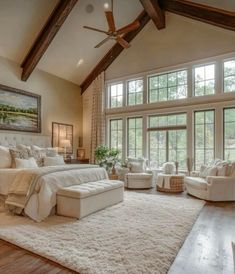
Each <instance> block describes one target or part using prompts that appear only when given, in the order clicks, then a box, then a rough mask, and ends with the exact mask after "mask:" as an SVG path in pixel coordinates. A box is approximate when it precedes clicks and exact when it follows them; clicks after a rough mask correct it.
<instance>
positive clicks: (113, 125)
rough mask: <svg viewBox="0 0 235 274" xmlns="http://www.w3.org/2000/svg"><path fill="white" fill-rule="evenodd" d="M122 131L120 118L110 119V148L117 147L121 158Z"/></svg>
mask: <svg viewBox="0 0 235 274" xmlns="http://www.w3.org/2000/svg"><path fill="white" fill-rule="evenodd" d="M122 132H123V131H122V119H114V120H110V133H109V144H110V148H115V149H118V150H119V151H120V154H119V155H120V158H122V139H123V138H122V135H123V134H122Z"/></svg>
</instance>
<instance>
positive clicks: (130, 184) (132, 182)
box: [125, 173, 153, 189]
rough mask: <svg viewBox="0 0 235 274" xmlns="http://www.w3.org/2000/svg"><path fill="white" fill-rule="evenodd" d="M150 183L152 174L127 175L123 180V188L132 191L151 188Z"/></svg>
mask: <svg viewBox="0 0 235 274" xmlns="http://www.w3.org/2000/svg"><path fill="white" fill-rule="evenodd" d="M152 182H153V174H152V173H151V174H150V173H127V174H126V178H125V187H127V188H133V189H145V188H152Z"/></svg>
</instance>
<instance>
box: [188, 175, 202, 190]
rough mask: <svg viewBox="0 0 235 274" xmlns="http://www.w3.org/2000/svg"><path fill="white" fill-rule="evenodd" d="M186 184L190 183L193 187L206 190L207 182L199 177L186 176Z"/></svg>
mask: <svg viewBox="0 0 235 274" xmlns="http://www.w3.org/2000/svg"><path fill="white" fill-rule="evenodd" d="M185 183H186V186H187V185H190V186H191V187H193V188H195V189H201V190H206V189H207V182H206V180H205V179H204V178H201V177H186V178H185Z"/></svg>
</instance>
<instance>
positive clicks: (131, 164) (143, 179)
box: [118, 158, 153, 189]
mask: <svg viewBox="0 0 235 274" xmlns="http://www.w3.org/2000/svg"><path fill="white" fill-rule="evenodd" d="M118 175H119V178H120V179H121V178H123V177H124V182H125V187H127V188H132V189H144V188H151V187H152V181H153V173H152V171H150V170H148V169H147V167H146V160H145V159H143V158H128V162H127V168H125V169H121V170H119V171H118Z"/></svg>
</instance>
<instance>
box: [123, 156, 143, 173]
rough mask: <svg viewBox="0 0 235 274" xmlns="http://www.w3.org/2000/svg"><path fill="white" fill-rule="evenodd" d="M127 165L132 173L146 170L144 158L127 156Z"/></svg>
mask: <svg viewBox="0 0 235 274" xmlns="http://www.w3.org/2000/svg"><path fill="white" fill-rule="evenodd" d="M127 160H128V164H127V167H128V168H129V169H130V172H132V173H142V172H145V170H146V163H145V159H144V158H131V157H128V159H127Z"/></svg>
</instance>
